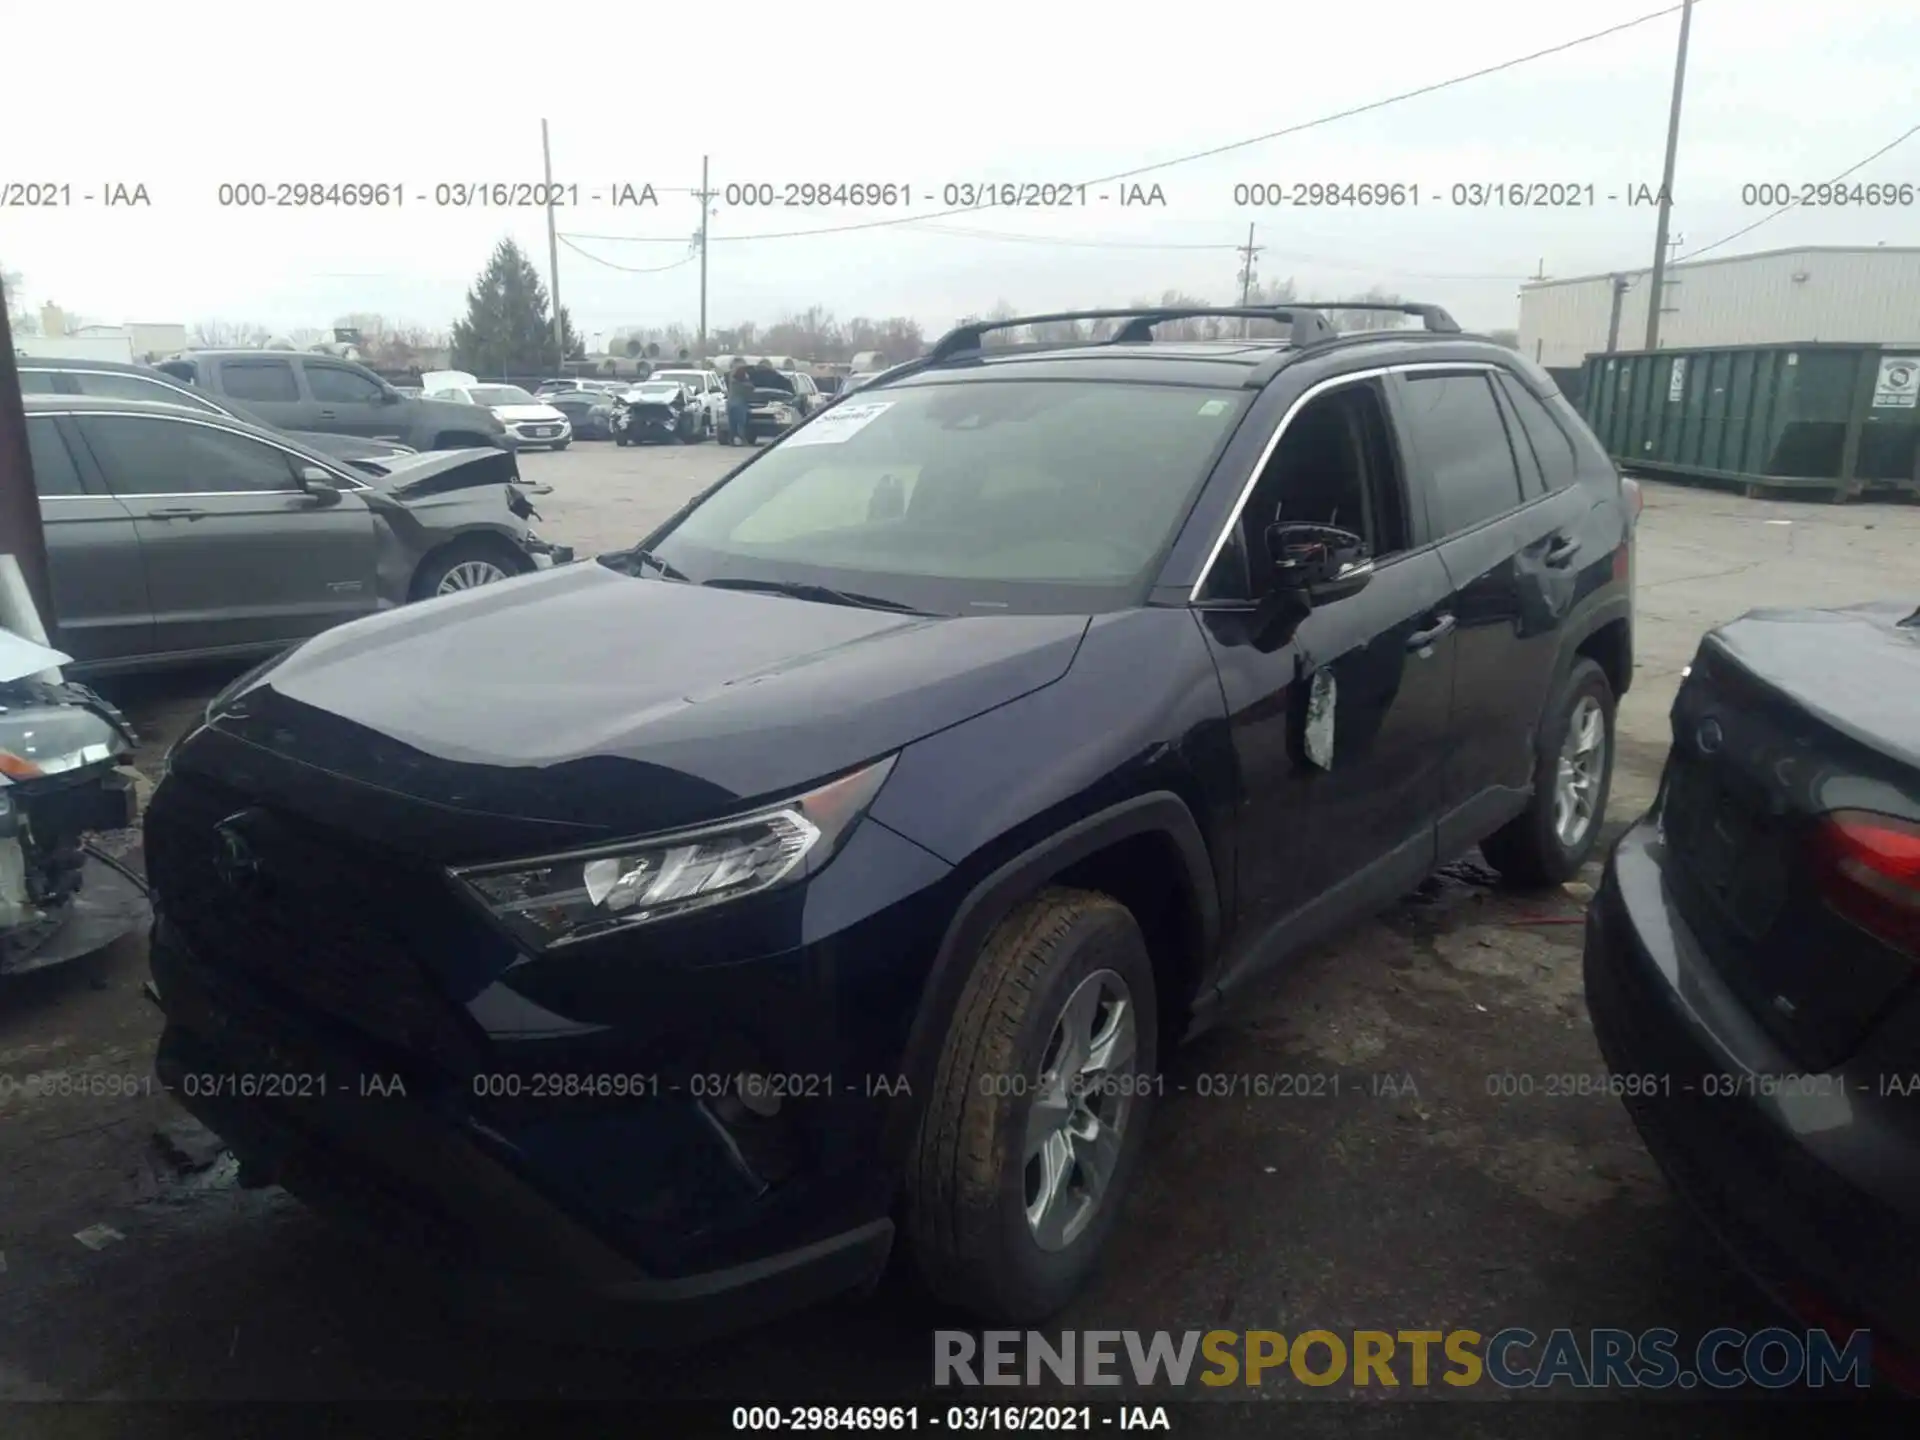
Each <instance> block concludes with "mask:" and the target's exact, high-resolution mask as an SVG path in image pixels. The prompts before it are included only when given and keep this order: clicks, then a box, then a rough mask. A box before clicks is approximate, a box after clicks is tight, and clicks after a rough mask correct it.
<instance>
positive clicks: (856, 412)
mask: <svg viewBox="0 0 1920 1440" xmlns="http://www.w3.org/2000/svg"><path fill="white" fill-rule="evenodd" d="M892 408H893V401H891V400H869V401H867V402H866V403H865V404H862V405H855V404H843V405H836V406H834V407H833V409H831V410H829V411H827V413H826V414H824V415H822V416H821V417H820V418H819V419H817V420H815V421H814V422H813V423H812V424H811V425H805V426H802V427H801V428H800V429H798V430H796V431H794V432H793V434H791V435H789V436H788V437H787V440H786V443H787V444H788V445H789V446H793V445H844V444H845V443H846V442H847V441H848V440H850V439H852V438H853V437H854V436H855V435H858V434H859V433H860V432H861V431H862V430H864V429H866V428H867V426H869V425H871V424H872V423H873V422H874V421H876V420H878V419H879V418H880V417H881V416H882V415H884V414H885V413H886V412H887V411H889V410H891V409H892Z"/></svg>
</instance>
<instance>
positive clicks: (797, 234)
mask: <svg viewBox="0 0 1920 1440" xmlns="http://www.w3.org/2000/svg"><path fill="white" fill-rule="evenodd" d="M1695 3H1696V4H1697V3H1699V0H1695ZM1684 8H1685V6H1684V5H1668V6H1665V7H1664V8H1662V9H1659V10H1655V11H1652V12H1650V13H1649V14H1646V15H1642V16H1640V17H1639V18H1638V19H1634V20H1626V21H1622V22H1621V23H1620V24H1618V25H1609V26H1608V27H1607V28H1606V29H1604V30H1595V31H1594V32H1593V33H1592V34H1590V35H1581V36H1578V37H1576V38H1575V39H1572V40H1565V41H1562V42H1561V43H1560V44H1558V45H1550V46H1548V47H1547V48H1546V49H1544V50H1536V51H1534V52H1533V53H1532V54H1531V55H1521V56H1517V57H1516V58H1514V59H1512V60H1503V61H1501V62H1500V63H1499V64H1497V65H1488V66H1485V67H1483V68H1482V69H1479V70H1473V71H1469V72H1468V73H1467V74H1464V75H1455V76H1453V77H1452V78H1450V79H1447V80H1437V81H1435V82H1434V83H1433V84H1431V85H1422V86H1420V87H1419V88H1417V89H1414V90H1403V91H1401V92H1400V93H1399V94H1397V95H1389V96H1386V97H1385V98H1384V99H1380V100H1370V101H1368V102H1367V103H1366V104H1364V105H1355V106H1352V107H1351V108H1349V109H1346V110H1339V111H1336V112H1334V113H1333V114H1331V115H1322V116H1319V117H1318V118H1317V119H1313V120H1303V121H1301V122H1300V123H1299V124H1297V125H1288V126H1285V127H1283V128H1282V129H1279V130H1272V131H1269V132H1268V133H1266V134H1265V135H1255V136H1253V137H1252V138H1250V139H1246V140H1234V141H1231V142H1229V143H1228V144H1225V145H1216V146H1214V147H1213V148H1212V149H1210V150H1196V151H1194V152H1193V153H1192V154H1191V155H1176V156H1174V157H1173V158H1172V159H1170V160H1156V161H1154V162H1152V163H1151V164H1148V165H1140V166H1136V167H1135V168H1134V169H1131V170H1121V171H1119V172H1117V173H1115V174H1112V175H1101V176H1098V177H1096V178H1094V179H1091V180H1084V181H1081V182H1079V183H1080V184H1083V185H1104V184H1106V183H1107V182H1108V181H1111V180H1130V179H1132V178H1133V177H1134V176H1136V175H1147V174H1151V173H1152V172H1153V171H1156V170H1167V169H1171V168H1172V167H1173V166H1175V165H1186V164H1190V163H1191V162H1192V161H1195V160H1210V159H1212V158H1213V157H1214V156H1216V155H1225V154H1228V153H1230V152H1231V151H1234V150H1244V149H1246V148H1247V147H1248V146H1250V145H1263V144H1265V143H1266V142H1267V141H1269V140H1278V139H1281V138H1282V137H1283V136H1287V135H1298V134H1300V133H1301V132H1302V131H1305V130H1314V129H1318V128H1319V127H1320V126H1322V125H1331V124H1333V123H1334V122H1335V121H1337V120H1349V119H1351V118H1353V117H1354V116H1355V115H1365V114H1368V113H1370V112H1372V111H1375V110H1382V109H1385V108H1386V107H1387V106H1389V105H1397V104H1399V103H1400V102H1401V101H1403V100H1414V99H1418V98H1419V97H1420V96H1422V95H1432V94H1435V93H1436V92H1438V91H1441V90H1447V89H1451V88H1452V87H1453V86H1455V85H1464V84H1466V83H1467V82H1468V81H1469V80H1479V79H1482V78H1484V77H1485V76H1488V75H1497V74H1499V73H1500V72H1501V71H1503V70H1512V69H1514V68H1515V67H1516V66H1520V65H1526V64H1529V63H1531V62H1532V61H1535V60H1543V59H1545V58H1546V57H1547V56H1549V55H1559V54H1562V53H1564V52H1566V51H1568V50H1572V49H1575V48H1576V47H1578V46H1581V45H1588V44H1591V43H1592V42H1594V41H1595V40H1604V39H1606V38H1607V37H1608V36H1610V35H1618V34H1620V33H1622V32H1623V31H1627V30H1632V29H1634V28H1635V27H1636V26H1640V25H1645V24H1648V23H1650V22H1652V21H1654V20H1658V19H1660V18H1661V17H1662V16H1665V15H1674V14H1678V13H1679V12H1680V11H1681V10H1682V9H1684ZM982 208H983V207H981V206H971V205H962V206H957V207H955V208H954V209H951V210H935V211H933V212H932V213H931V214H927V215H896V216H892V217H890V218H888V219H885V220H859V221H855V222H854V223H853V224H850V225H823V226H820V227H818V228H816V229H812V230H772V231H760V232H757V233H754V234H750V235H715V236H713V237H711V238H712V240H713V241H715V242H734V241H743V240H797V239H801V238H802V237H804V236H808V235H844V234H846V233H848V232H849V231H853V230H880V229H885V228H889V227H891V226H895V225H915V224H920V223H923V222H925V221H928V220H941V219H945V218H946V217H947V216H949V215H972V214H977V213H979V211H980V210H981V209H982ZM579 238H580V239H583V240H615V241H622V242H628V243H632V244H642V245H655V244H667V243H675V242H670V241H669V240H668V238H667V237H665V236H651V235H582V236H580V237H579ZM1230 248H1231V247H1230Z"/></svg>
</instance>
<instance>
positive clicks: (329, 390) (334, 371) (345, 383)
mask: <svg viewBox="0 0 1920 1440" xmlns="http://www.w3.org/2000/svg"><path fill="white" fill-rule="evenodd" d="M306 369H307V388H308V389H309V390H311V391H313V398H314V399H316V400H325V401H328V402H330V403H333V404H336V405H378V404H379V403H380V387H379V386H378V385H376V384H374V383H373V382H372V381H371V380H369V379H367V378H366V377H365V376H364V375H356V374H354V373H353V371H351V370H342V369H340V368H339V367H338V366H335V365H309V366H307V367H306Z"/></svg>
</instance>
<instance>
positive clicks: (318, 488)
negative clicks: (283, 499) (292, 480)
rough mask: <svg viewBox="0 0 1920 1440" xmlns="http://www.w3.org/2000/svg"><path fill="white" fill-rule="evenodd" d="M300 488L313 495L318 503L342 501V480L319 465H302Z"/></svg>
mask: <svg viewBox="0 0 1920 1440" xmlns="http://www.w3.org/2000/svg"><path fill="white" fill-rule="evenodd" d="M300 488H301V489H302V490H304V491H306V492H307V494H309V495H311V496H312V497H313V499H314V503H315V504H317V505H322V506H325V505H338V504H339V503H340V482H339V481H338V480H336V479H334V478H333V476H331V475H329V474H328V473H327V472H326V471H325V470H322V469H321V468H320V467H319V466H318V465H303V466H301V467H300Z"/></svg>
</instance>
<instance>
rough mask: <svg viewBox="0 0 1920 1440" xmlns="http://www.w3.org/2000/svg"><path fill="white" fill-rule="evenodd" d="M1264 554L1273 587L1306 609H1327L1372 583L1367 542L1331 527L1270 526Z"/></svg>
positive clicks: (1349, 532)
mask: <svg viewBox="0 0 1920 1440" xmlns="http://www.w3.org/2000/svg"><path fill="white" fill-rule="evenodd" d="M1267 554H1268V556H1269V557H1271V559H1272V560H1273V568H1274V584H1275V585H1276V586H1277V587H1278V588H1280V589H1282V590H1287V591H1291V592H1293V593H1294V594H1296V595H1298V596H1300V597H1301V598H1302V599H1304V600H1305V601H1306V602H1307V603H1308V604H1309V605H1330V604H1332V603H1333V602H1334V601H1336V600H1344V599H1346V598H1347V597H1348V596H1349V595H1357V594H1358V593H1359V592H1360V591H1362V590H1364V589H1366V587H1367V583H1368V582H1369V581H1370V580H1372V579H1373V556H1372V555H1371V554H1370V553H1369V552H1368V550H1367V542H1366V541H1365V540H1364V539H1362V538H1361V537H1360V536H1358V535H1356V534H1354V533H1353V532H1352V531H1351V530H1342V529H1339V528H1338V527H1337V526H1333V525H1297V524H1281V525H1269V526H1268V527H1267Z"/></svg>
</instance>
